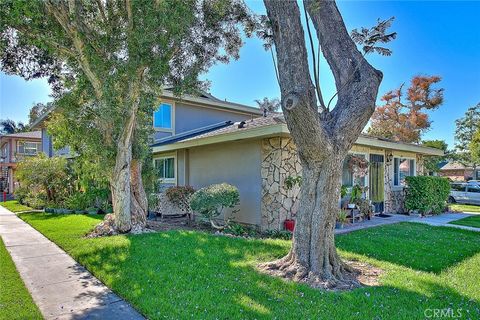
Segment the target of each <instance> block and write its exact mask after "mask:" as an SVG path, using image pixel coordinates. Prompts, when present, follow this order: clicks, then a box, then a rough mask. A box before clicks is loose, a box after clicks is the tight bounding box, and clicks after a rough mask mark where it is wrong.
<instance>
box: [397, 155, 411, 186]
mask: <svg viewBox="0 0 480 320" xmlns="http://www.w3.org/2000/svg"><path fill="white" fill-rule="evenodd" d="M414 175H415V160H413V159H406V158H394V159H393V185H394V186H397V187H399V186H404V185H405V177H408V176H414Z"/></svg>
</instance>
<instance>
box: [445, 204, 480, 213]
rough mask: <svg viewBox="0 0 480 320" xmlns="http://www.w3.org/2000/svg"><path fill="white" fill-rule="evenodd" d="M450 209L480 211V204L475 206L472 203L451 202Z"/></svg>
mask: <svg viewBox="0 0 480 320" xmlns="http://www.w3.org/2000/svg"><path fill="white" fill-rule="evenodd" d="M449 206H450V210H454V211H460V212H473V213H480V206H475V205H472V204H458V203H456V204H449Z"/></svg>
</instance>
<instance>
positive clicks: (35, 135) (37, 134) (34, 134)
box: [0, 131, 42, 139]
mask: <svg viewBox="0 0 480 320" xmlns="http://www.w3.org/2000/svg"><path fill="white" fill-rule="evenodd" d="M0 137H2V138H3V137H6V138H21V139H42V132H41V131H28V132H17V133H9V134H4V135H1V136H0Z"/></svg>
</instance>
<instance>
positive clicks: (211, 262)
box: [31, 215, 480, 319]
mask: <svg viewBox="0 0 480 320" xmlns="http://www.w3.org/2000/svg"><path fill="white" fill-rule="evenodd" d="M67 217H70V218H69V219H66V218H67ZM36 218H38V219H37V220H36V221H33V220H32V221H31V222H32V224H33V225H34V226H35V227H36V228H37V229H39V230H40V231H41V232H44V234H45V235H47V236H48V237H51V238H52V239H54V241H55V242H57V244H59V245H60V246H62V247H63V248H66V250H67V251H68V252H69V253H70V254H71V255H72V256H73V257H74V258H75V259H76V260H77V261H79V262H80V263H81V264H83V265H84V266H85V267H87V269H88V270H90V271H91V272H92V273H94V275H95V276H97V277H98V278H99V279H100V280H101V281H103V282H104V283H105V284H106V285H107V286H109V287H110V288H111V289H113V290H114V291H115V292H116V293H117V294H119V295H120V296H121V297H123V298H125V299H126V300H127V301H128V302H130V303H131V304H132V305H133V306H135V307H136V308H137V309H138V310H139V311H140V312H141V313H143V314H144V315H146V316H147V317H148V318H151V319H161V318H173V319H184V318H201V319H209V318H219V319H254V318H256V319H271V318H278V319H289V318H299V319H303V318H307V319H317V318H318V319H365V318H367V319H375V318H377V319H424V318H425V317H426V314H425V313H424V312H426V311H427V309H428V310H430V309H431V310H433V309H444V308H452V309H455V310H456V309H462V311H463V312H464V313H463V317H464V318H472V319H476V318H480V313H479V310H480V306H479V299H480V296H479V293H478V292H477V290H475V288H465V287H464V285H463V283H462V281H463V282H465V283H466V282H468V281H469V276H468V275H465V274H463V273H462V272H463V271H459V270H458V268H459V267H458V266H457V264H458V263H459V262H460V261H463V262H462V264H465V265H464V266H462V268H464V269H462V270H465V269H467V270H474V269H475V268H476V267H475V266H476V264H475V263H476V261H477V260H478V259H475V258H471V259H467V258H468V257H472V256H473V255H474V254H475V252H478V251H477V250H476V249H474V248H472V244H471V243H470V242H473V243H474V244H475V245H477V246H478V242H477V241H478V240H477V238H475V237H472V234H471V233H463V232H460V233H458V231H457V230H454V231H455V232H453V233H450V229H445V228H442V229H439V228H432V227H428V226H425V225H417V224H402V225H396V226H395V227H394V226H391V227H390V228H386V227H380V228H375V229H370V230H363V231H359V232H354V233H351V234H348V235H342V236H339V237H338V238H337V242H338V245H339V247H340V248H341V249H342V250H345V251H350V252H354V253H359V254H364V255H367V256H370V257H373V258H374V259H377V260H376V261H377V263H378V264H380V266H381V267H384V268H386V271H387V273H386V275H385V276H384V278H382V282H381V284H382V285H381V286H377V287H365V288H360V289H356V290H353V291H348V292H325V291H320V290H314V289H312V288H309V287H307V286H305V285H302V284H298V283H292V282H285V281H283V280H281V279H279V278H274V277H270V276H268V275H265V274H261V273H259V272H257V270H256V268H255V266H256V265H257V264H258V263H259V262H264V261H270V260H273V259H275V258H278V257H281V256H283V255H285V254H286V253H287V252H288V249H289V246H290V242H287V241H281V240H246V239H238V238H229V237H217V236H212V235H211V234H207V233H201V232H193V231H169V232H163V233H152V234H142V235H136V236H133V235H129V236H115V237H105V238H96V239H86V238H83V236H82V234H85V233H86V232H87V231H88V226H89V225H91V224H95V223H96V222H98V221H97V220H95V219H86V217H83V218H82V216H78V217H73V216H56V217H54V216H52V215H48V216H37V217H36ZM54 218H55V219H54ZM100 219H101V218H100ZM70 227H71V228H72V229H70ZM42 229H43V230H42ZM372 230H373V231H377V230H378V232H372ZM432 233H433V234H432ZM445 233H446V235H444V234H445ZM442 237H443V238H442ZM445 239H447V240H448V241H451V242H449V245H446V241H447V240H445ZM448 241H447V242H448ZM382 243H383V244H384V245H383V246H382ZM436 250H440V251H441V254H440V255H438V256H437V255H434V254H432V253H430V252H429V251H436ZM462 250H465V253H461V252H460V251H462ZM443 251H445V252H443ZM425 255H426V257H425ZM382 261H386V262H388V263H385V262H382ZM477 264H478V263H477ZM447 267H450V270H453V271H454V272H455V277H457V279H456V280H455V281H453V282H452V281H448V280H447V279H446V278H447V277H446V276H445V274H443V273H442V274H438V273H439V271H440V270H443V269H445V268H447ZM477 268H478V267H477ZM412 269H413V270H412ZM417 270H420V271H430V272H419V271H417ZM454 282H455V285H453V284H452V283H454ZM467 311H468V312H469V313H467Z"/></svg>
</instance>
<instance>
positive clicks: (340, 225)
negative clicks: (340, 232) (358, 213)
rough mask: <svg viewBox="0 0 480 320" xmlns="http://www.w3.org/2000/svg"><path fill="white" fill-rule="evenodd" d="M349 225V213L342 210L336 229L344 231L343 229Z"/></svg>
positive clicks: (339, 213)
mask: <svg viewBox="0 0 480 320" xmlns="http://www.w3.org/2000/svg"><path fill="white" fill-rule="evenodd" d="M347 223H348V213H347V211H345V210H340V211H339V212H338V216H337V223H336V227H337V228H339V229H343V227H344V226H345V224H347Z"/></svg>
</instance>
